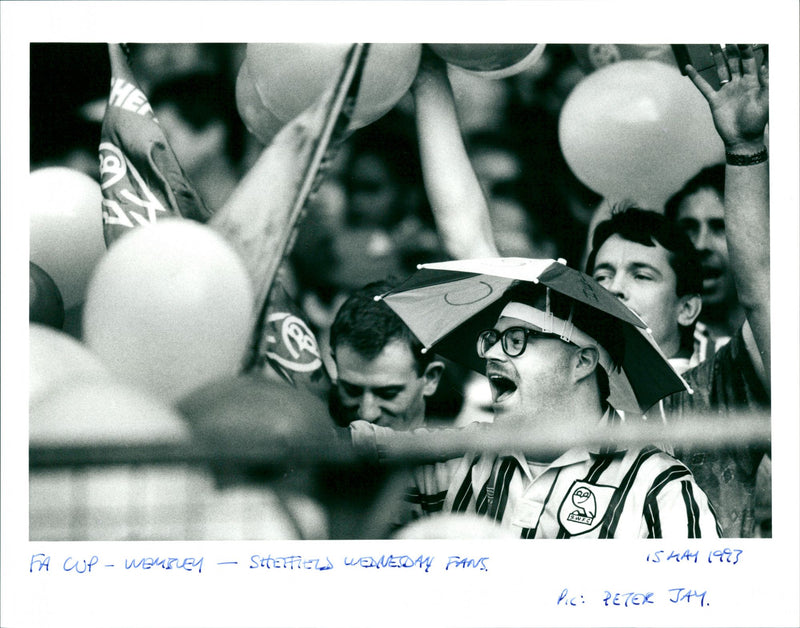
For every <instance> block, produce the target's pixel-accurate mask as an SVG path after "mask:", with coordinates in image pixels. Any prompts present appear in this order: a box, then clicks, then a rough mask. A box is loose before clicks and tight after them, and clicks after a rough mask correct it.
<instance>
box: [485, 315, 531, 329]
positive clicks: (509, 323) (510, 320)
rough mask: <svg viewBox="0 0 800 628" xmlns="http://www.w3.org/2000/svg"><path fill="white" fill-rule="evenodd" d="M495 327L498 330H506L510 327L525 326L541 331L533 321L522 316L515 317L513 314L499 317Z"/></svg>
mask: <svg viewBox="0 0 800 628" xmlns="http://www.w3.org/2000/svg"><path fill="white" fill-rule="evenodd" d="M494 327H495V329H496V330H497V331H504V330H506V329H508V328H509V327H524V328H525V329H536V330H538V331H541V328H540V327H537V326H536V325H534V324H533V323H530V322H528V321H525V320H522V319H521V318H514V317H513V316H501V317H499V318H498V319H497V322H496V323H495V326H494Z"/></svg>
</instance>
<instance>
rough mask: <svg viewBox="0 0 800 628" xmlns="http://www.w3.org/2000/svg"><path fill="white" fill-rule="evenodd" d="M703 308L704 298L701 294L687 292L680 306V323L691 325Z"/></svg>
mask: <svg viewBox="0 0 800 628" xmlns="http://www.w3.org/2000/svg"><path fill="white" fill-rule="evenodd" d="M702 309H703V299H702V298H701V297H700V295H699V294H685V295H683V296H682V297H681V299H680V305H679V306H678V325H680V326H681V327H689V326H690V325H692V324H694V322H695V321H696V320H697V317H698V316H700V311H701V310H702Z"/></svg>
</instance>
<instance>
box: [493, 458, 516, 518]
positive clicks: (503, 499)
mask: <svg viewBox="0 0 800 628" xmlns="http://www.w3.org/2000/svg"><path fill="white" fill-rule="evenodd" d="M517 466H518V464H517V461H516V459H515V458H512V457H508V458H504V459H503V462H502V464H501V465H500V469H499V471H498V472H497V484H498V485H499V486H500V490H499V493H498V491H497V489H495V495H494V501H493V502H492V507H491V509H490V510H489V515H490V516H491V517H492V519H493V520H494V521H502V520H503V513H504V512H505V509H506V503H507V502H508V492H509V491H508V487H509V485H510V484H511V480H512V479H513V478H514V471H516V469H517Z"/></svg>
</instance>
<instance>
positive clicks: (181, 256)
mask: <svg viewBox="0 0 800 628" xmlns="http://www.w3.org/2000/svg"><path fill="white" fill-rule="evenodd" d="M83 316H84V317H83V337H84V339H85V341H86V343H87V344H88V345H89V346H90V347H91V348H92V349H93V350H94V351H95V352H96V353H97V355H99V356H100V358H101V359H102V360H103V362H104V363H105V364H106V365H107V366H108V367H109V369H110V370H111V371H112V372H113V373H115V374H116V375H117V376H118V377H119V378H121V379H124V380H125V381H127V382H130V383H134V384H136V385H138V386H141V387H143V388H144V389H145V390H147V391H149V392H151V393H152V394H155V395H156V396H158V397H159V398H161V399H165V400H167V401H170V402H171V401H173V400H175V399H177V398H179V397H182V396H183V395H184V394H186V393H188V392H189V391H191V390H193V389H195V388H197V387H198V386H200V385H202V384H204V383H206V382H209V381H212V380H215V379H218V378H221V377H225V376H229V375H234V374H236V373H237V372H238V370H239V368H240V367H241V360H242V358H243V356H244V353H245V350H246V349H247V347H248V344H249V341H250V336H251V333H252V327H253V320H252V319H253V291H252V286H251V284H250V279H249V277H248V275H247V271H246V270H245V268H244V265H243V264H242V262H241V260H240V258H239V257H238V255H237V254H236V253H235V252H234V250H233V249H232V248H231V247H230V245H228V243H227V242H226V241H225V240H224V239H223V238H222V236H220V235H219V234H217V233H216V232H215V231H214V230H213V229H211V228H210V227H207V226H204V225H201V224H199V223H196V222H192V221H189V220H181V219H167V220H162V221H160V222H158V223H156V224H154V225H150V226H146V227H138V228H137V229H134V230H133V231H131V232H130V233H128V234H127V235H125V236H124V237H122V238H120V239H119V240H117V241H116V242H115V243H114V244H113V245H112V246H111V248H110V249H109V251H108V253H107V254H106V256H105V257H104V258H103V260H102V261H101V263H100V264H99V266H98V267H97V271H96V272H95V274H94V276H93V277H92V280H91V282H90V284H89V290H88V294H87V298H86V304H85V307H84V315H83Z"/></svg>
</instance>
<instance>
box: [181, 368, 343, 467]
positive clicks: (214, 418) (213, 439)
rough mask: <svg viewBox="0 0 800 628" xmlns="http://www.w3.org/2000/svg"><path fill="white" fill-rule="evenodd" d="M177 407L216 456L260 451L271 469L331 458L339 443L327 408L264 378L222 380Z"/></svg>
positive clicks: (300, 391) (307, 395)
mask: <svg viewBox="0 0 800 628" xmlns="http://www.w3.org/2000/svg"><path fill="white" fill-rule="evenodd" d="M176 407H177V408H178V410H179V411H180V412H181V414H182V415H183V416H184V418H185V419H186V420H187V421H188V423H189V425H191V427H192V431H193V432H194V434H195V435H196V436H197V437H198V438H199V440H200V441H201V442H206V443H210V444H211V445H212V446H213V447H214V449H215V450H216V451H219V452H230V453H246V452H247V450H250V451H251V452H253V451H257V452H258V454H259V456H260V457H261V456H263V458H262V459H261V460H260V462H262V463H264V464H268V463H270V462H273V461H275V459H281V461H284V462H285V459H286V458H287V457H288V458H289V459H291V458H292V457H297V458H309V457H310V458H311V459H313V458H314V456H315V455H316V456H319V455H320V454H330V453H333V452H335V451H337V450H336V449H335V448H336V447H337V446H340V444H339V443H337V442H336V435H335V430H334V423H333V419H332V418H331V417H330V414H329V412H328V406H327V404H326V403H325V402H324V401H322V400H321V399H319V398H318V397H316V396H315V395H313V394H312V393H310V392H308V391H306V390H303V389H298V388H294V387H292V386H290V385H288V384H286V383H284V382H274V381H270V380H266V379H262V378H261V377H259V376H253V375H239V376H236V377H229V378H222V379H220V380H217V381H214V382H211V383H208V384H206V385H205V386H202V387H200V388H198V389H195V390H194V391H192V392H191V393H189V394H188V395H186V396H185V397H184V398H183V399H181V400H180V401H178V403H177V404H176Z"/></svg>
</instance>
